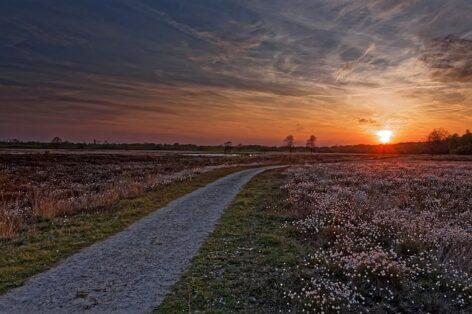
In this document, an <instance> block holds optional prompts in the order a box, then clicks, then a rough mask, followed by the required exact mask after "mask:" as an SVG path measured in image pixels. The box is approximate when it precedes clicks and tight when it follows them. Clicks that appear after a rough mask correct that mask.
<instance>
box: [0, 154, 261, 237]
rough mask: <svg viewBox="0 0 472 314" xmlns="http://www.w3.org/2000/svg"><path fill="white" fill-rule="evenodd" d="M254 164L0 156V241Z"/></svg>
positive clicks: (247, 161)
mask: <svg viewBox="0 0 472 314" xmlns="http://www.w3.org/2000/svg"><path fill="white" fill-rule="evenodd" d="M253 162H257V161H256V160H255V159H253V158H251V157H247V158H226V157H189V156H182V155H175V154H174V155H153V154H148V155H140V154H133V153H131V154H103V153H102V154H69V153H68V154H44V153H43V154H0V237H2V236H3V237H12V236H14V235H16V234H18V233H19V232H21V231H22V230H23V229H24V228H26V227H27V226H28V225H29V224H30V223H32V222H34V221H37V220H38V219H39V220H41V219H50V218H52V217H56V216H61V215H71V214H74V213H76V212H79V211H86V210H89V209H94V208H98V207H104V206H109V205H112V204H114V203H116V202H117V201H118V200H119V199H122V198H129V197H134V196H137V195H139V194H141V193H143V192H146V191H151V190H154V189H156V188H158V187H159V186H162V185H164V184H169V183H171V182H176V181H183V180H186V179H189V178H191V177H193V176H195V175H196V174H199V173H203V172H207V171H211V170H214V169H217V168H221V167H228V166H231V165H236V164H239V163H241V164H251V163H253Z"/></svg>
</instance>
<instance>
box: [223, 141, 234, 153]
mask: <svg viewBox="0 0 472 314" xmlns="http://www.w3.org/2000/svg"><path fill="white" fill-rule="evenodd" d="M223 145H224V147H225V154H228V153H230V152H231V149H232V148H233V143H232V142H230V141H228V142H226V143H224V144H223Z"/></svg>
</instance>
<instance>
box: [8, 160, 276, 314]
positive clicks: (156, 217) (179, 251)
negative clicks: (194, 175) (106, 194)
mask: <svg viewBox="0 0 472 314" xmlns="http://www.w3.org/2000/svg"><path fill="white" fill-rule="evenodd" d="M272 168H275V167H264V168H256V169H249V170H244V171H241V172H237V173H234V174H231V175H229V176H226V177H224V178H222V179H219V180H217V181H215V182H213V183H211V184H209V185H207V186H205V187H203V188H200V189H198V190H196V191H194V192H192V193H189V194H187V195H185V196H183V197H181V198H179V199H176V200H175V201H173V202H171V203H170V204H169V205H168V206H166V207H164V208H161V209H159V210H157V211H155V212H154V213H152V214H150V215H149V216H147V217H145V218H143V219H141V220H139V221H138V222H136V223H134V224H133V225H131V226H130V227H128V228H127V229H125V230H124V231H122V232H120V233H118V234H116V235H114V236H112V237H110V238H108V239H106V240H104V241H102V242H98V243H96V244H94V245H92V246H91V247H88V248H86V249H84V250H82V251H81V252H79V253H77V254H75V255H72V256H71V257H69V258H67V259H65V260H64V261H62V262H61V263H60V264H58V265H57V266H55V267H53V268H52V269H50V270H48V271H46V272H44V273H41V274H39V275H36V276H34V277H32V278H31V279H29V280H28V281H27V282H26V283H25V285H24V286H22V287H19V288H16V289H14V290H12V291H10V292H8V293H7V294H4V295H3V296H0V312H2V313H5V312H6V313H19V312H20V313H25V312H26V313H31V312H34V313H38V312H40V313H41V312H42V313H44V312H47V313H56V312H61V313H62V312H68V313H70V312H84V311H85V312H123V313H124V312H128V313H129V312H150V311H152V310H153V309H154V308H155V307H156V306H157V305H159V304H160V302H162V300H163V298H164V297H165V295H166V294H167V293H168V292H169V290H170V288H171V287H172V285H173V284H174V283H175V282H176V281H177V280H178V279H179V278H180V276H181V274H182V273H183V272H184V271H185V269H186V268H187V267H188V265H189V263H190V260H191V259H192V257H194V256H195V254H196V253H197V252H198V249H199V248H200V246H201V245H202V244H203V242H204V241H205V239H206V238H207V236H208V235H209V234H210V232H211V231H212V230H213V229H214V227H215V224H216V222H217V221H218V219H219V218H220V216H221V215H222V213H223V211H224V209H225V208H226V207H227V206H228V205H229V203H230V202H231V201H232V200H233V199H234V197H235V196H236V195H237V193H238V192H239V191H240V190H241V188H242V187H243V186H244V185H245V184H246V183H247V182H248V181H249V180H250V179H251V178H252V177H254V176H255V175H257V174H259V173H260V172H262V171H264V170H267V169H272Z"/></svg>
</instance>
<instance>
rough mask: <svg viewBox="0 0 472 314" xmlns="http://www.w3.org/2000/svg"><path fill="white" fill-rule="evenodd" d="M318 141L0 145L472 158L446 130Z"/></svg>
mask: <svg viewBox="0 0 472 314" xmlns="http://www.w3.org/2000/svg"><path fill="white" fill-rule="evenodd" d="M317 140H318V138H317V137H316V136H315V135H311V136H310V137H309V138H308V139H307V140H306V142H305V145H298V146H297V145H296V141H295V137H294V136H293V135H288V136H287V137H285V138H284V139H283V142H282V144H283V145H281V146H264V145H243V144H237V145H233V143H232V142H231V141H227V142H225V143H224V144H221V145H195V144H180V143H174V144H156V143H109V142H107V141H97V140H94V141H93V142H82V143H73V142H69V141H65V140H62V139H61V138H60V137H54V138H53V139H52V140H51V141H50V142H39V141H20V140H8V141H0V148H18V149H46V150H48V149H83V150H100V149H103V150H163V151H166V150H167V151H205V152H215V153H221V152H224V153H250V152H282V151H286V152H311V153H315V152H316V153H368V154H375V153H387V154H462V155H466V154H467V155H468V154H472V133H471V132H470V131H469V130H466V132H465V133H464V134H463V135H459V134H452V135H451V134H449V133H448V132H447V131H446V130H444V129H434V130H433V131H432V132H431V133H430V134H429V135H428V136H427V138H426V139H425V141H424V142H409V143H397V144H383V145H365V144H359V145H342V146H337V145H336V146H330V147H318V146H317V145H316V143H317Z"/></svg>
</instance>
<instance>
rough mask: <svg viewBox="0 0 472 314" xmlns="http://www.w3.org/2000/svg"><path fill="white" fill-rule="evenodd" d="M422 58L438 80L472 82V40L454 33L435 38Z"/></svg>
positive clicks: (429, 43)
mask: <svg viewBox="0 0 472 314" xmlns="http://www.w3.org/2000/svg"><path fill="white" fill-rule="evenodd" d="M421 60H422V61H423V62H424V63H425V64H426V65H427V66H428V67H429V68H430V69H431V75H432V76H433V78H435V79H437V80H441V81H447V82H451V81H457V82H472V40H469V39H464V38H459V37H456V36H453V35H449V36H446V37H443V38H434V39H432V40H431V41H430V42H428V44H427V47H426V51H425V52H424V55H423V56H422V57H421Z"/></svg>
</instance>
